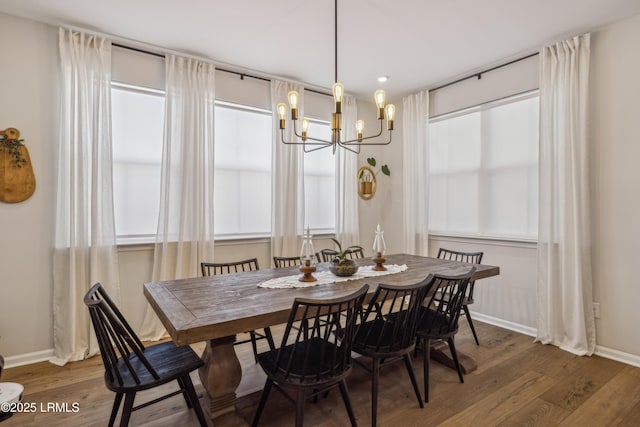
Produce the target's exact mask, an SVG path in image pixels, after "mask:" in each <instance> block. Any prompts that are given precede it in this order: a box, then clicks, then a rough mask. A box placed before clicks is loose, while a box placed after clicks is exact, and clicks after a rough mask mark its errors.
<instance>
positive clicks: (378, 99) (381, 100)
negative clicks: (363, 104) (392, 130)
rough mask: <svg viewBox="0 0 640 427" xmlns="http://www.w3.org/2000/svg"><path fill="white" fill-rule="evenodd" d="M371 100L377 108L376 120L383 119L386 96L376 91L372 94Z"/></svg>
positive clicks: (381, 91) (380, 91)
mask: <svg viewBox="0 0 640 427" xmlns="http://www.w3.org/2000/svg"><path fill="white" fill-rule="evenodd" d="M373 98H374V99H375V101H376V105H377V106H378V120H382V119H384V103H385V101H386V98H387V94H386V93H385V92H384V91H383V90H377V91H375V93H374V94H373Z"/></svg>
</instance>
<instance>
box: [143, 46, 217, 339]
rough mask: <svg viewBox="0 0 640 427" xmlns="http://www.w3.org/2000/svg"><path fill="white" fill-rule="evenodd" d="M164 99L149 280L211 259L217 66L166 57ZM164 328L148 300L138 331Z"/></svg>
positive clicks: (154, 334) (155, 332) (194, 269)
mask: <svg viewBox="0 0 640 427" xmlns="http://www.w3.org/2000/svg"><path fill="white" fill-rule="evenodd" d="M165 61H166V101H165V125H164V144H163V151H162V178H161V188H160V192H161V194H160V215H159V218H158V232H157V236H156V244H155V247H154V256H153V276H152V280H153V281H159V280H174V279H183V278H187V277H197V276H199V275H200V262H202V261H213V164H214V118H215V67H214V66H213V65H212V64H207V63H204V62H200V61H197V60H194V59H188V58H182V57H178V56H174V55H168V56H167V58H166V60H165ZM164 334H165V330H164V328H163V327H162V324H161V323H160V321H159V320H158V318H157V316H156V315H155V313H154V312H153V310H152V309H151V307H150V306H148V308H147V312H146V314H145V318H144V321H143V326H142V330H141V332H140V336H141V338H143V339H152V340H156V339H159V338H161V337H162V336H163V335H164Z"/></svg>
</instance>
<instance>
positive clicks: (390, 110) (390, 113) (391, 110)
mask: <svg viewBox="0 0 640 427" xmlns="http://www.w3.org/2000/svg"><path fill="white" fill-rule="evenodd" d="M384 111H385V113H386V114H387V130H393V118H394V116H395V115H396V106H395V105H393V104H387V106H386V107H384Z"/></svg>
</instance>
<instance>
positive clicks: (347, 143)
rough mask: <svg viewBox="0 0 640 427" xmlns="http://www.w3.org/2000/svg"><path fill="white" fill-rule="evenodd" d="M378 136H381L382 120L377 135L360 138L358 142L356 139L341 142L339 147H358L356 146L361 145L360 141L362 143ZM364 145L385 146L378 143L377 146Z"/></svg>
mask: <svg viewBox="0 0 640 427" xmlns="http://www.w3.org/2000/svg"><path fill="white" fill-rule="evenodd" d="M380 135H382V120H380V131H379V132H378V133H377V134H375V135H369V136H365V137H363V138H361V139H360V140H358V139H357V138H356V139H349V140H347V141H341V142H340V145H358V144H362V141H364V140H367V139H372V138H377V137H379V136H380ZM387 144H388V143H387ZM365 145H386V144H382V143H380V144H378V143H365Z"/></svg>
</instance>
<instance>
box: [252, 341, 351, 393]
mask: <svg viewBox="0 0 640 427" xmlns="http://www.w3.org/2000/svg"><path fill="white" fill-rule="evenodd" d="M294 350H295V353H293V354H292V352H293V351H294ZM278 351H279V350H278V349H276V350H271V351H267V352H265V353H260V354H258V362H259V363H260V366H261V367H262V369H263V370H264V371H265V373H266V374H267V376H269V377H270V378H272V379H273V380H274V381H277V382H278V383H279V384H281V385H282V384H283V383H289V384H295V385H296V387H300V386H304V385H308V386H309V387H319V386H321V385H322V384H324V383H337V382H339V381H341V380H342V379H343V378H344V377H346V376H347V375H348V374H349V372H350V371H351V364H350V363H349V364H347V365H346V366H345V368H344V369H343V370H342V371H341V372H337V371H336V370H335V368H336V364H335V363H333V361H332V358H331V357H327V355H330V354H331V353H333V354H337V353H338V351H339V349H338V347H337V346H336V345H334V344H332V343H328V342H326V341H325V340H323V339H322V338H319V337H314V338H311V339H309V340H306V341H302V342H298V343H297V344H291V345H287V346H285V347H283V348H282V356H281V357H282V358H283V359H284V360H289V361H290V362H291V363H290V365H289V366H287V369H288V370H289V371H288V372H287V371H286V370H284V369H283V368H282V367H280V368H279V369H277V368H276V359H277V357H278ZM305 357H306V360H305ZM310 366H313V367H314V373H313V375H312V376H309V375H306V376H305V375H304V373H305V372H309V367H310Z"/></svg>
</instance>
